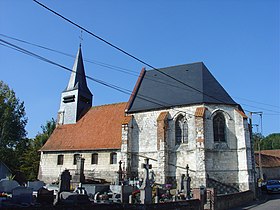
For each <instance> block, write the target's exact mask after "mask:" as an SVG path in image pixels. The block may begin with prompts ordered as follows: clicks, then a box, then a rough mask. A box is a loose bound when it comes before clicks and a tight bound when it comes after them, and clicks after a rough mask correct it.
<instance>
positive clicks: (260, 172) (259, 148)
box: [250, 112, 263, 180]
mask: <svg viewBox="0 0 280 210" xmlns="http://www.w3.org/2000/svg"><path fill="white" fill-rule="evenodd" d="M253 114H257V115H259V116H260V118H261V126H260V127H261V129H260V130H261V131H260V133H259V127H258V125H257V132H258V133H259V134H260V135H261V136H262V114H263V112H250V127H251V138H252V137H253V124H252V117H253ZM256 143H257V144H258V153H259V155H258V158H259V179H262V180H263V171H262V158H261V137H260V138H259V139H258V141H257V142H256Z"/></svg>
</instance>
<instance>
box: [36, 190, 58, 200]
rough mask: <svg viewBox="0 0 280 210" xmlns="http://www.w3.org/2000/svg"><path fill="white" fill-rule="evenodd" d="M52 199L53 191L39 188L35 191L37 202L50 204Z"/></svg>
mask: <svg viewBox="0 0 280 210" xmlns="http://www.w3.org/2000/svg"><path fill="white" fill-rule="evenodd" d="M53 201H54V191H53V190H47V189H46V188H43V187H42V188H40V189H39V190H38V193H37V202H38V203H40V204H52V203H53Z"/></svg>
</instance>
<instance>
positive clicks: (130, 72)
mask: <svg viewBox="0 0 280 210" xmlns="http://www.w3.org/2000/svg"><path fill="white" fill-rule="evenodd" d="M0 36H3V37H5V38H8V39H12V40H15V41H18V42H22V43H25V44H28V45H31V46H35V47H38V48H41V49H44V50H48V51H51V52H55V53H59V54H62V55H65V56H68V57H72V58H75V55H72V54H69V53H65V52H62V51H59V50H55V49H52V48H49V47H46V46H42V45H39V44H34V43H32V42H29V41H25V40H22V39H18V38H15V37H11V36H8V35H5V34H0ZM84 61H85V62H88V63H92V64H95V65H99V66H102V67H105V68H108V69H111V70H115V71H118V72H122V73H125V74H129V75H132V76H135V77H138V74H136V71H132V70H129V69H126V68H123V67H119V66H114V65H111V64H107V63H104V62H100V61H96V60H90V59H87V58H85V59H84ZM134 72H135V73H134ZM146 79H148V80H151V81H154V82H157V83H161V84H165V85H168V86H171V87H175V88H179V89H184V90H187V91H190V89H186V88H182V87H179V86H177V85H175V84H172V83H167V82H165V81H164V80H162V81H161V80H160V79H158V78H157V79H154V78H150V77H148V76H147V77H146ZM202 94H204V93H202ZM235 98H238V97H235ZM240 99H243V98H240ZM243 100H247V101H250V102H253V103H258V104H263V105H267V106H271V107H278V106H274V105H270V104H265V103H261V102H255V101H252V100H248V99H243ZM161 103H164V102H161ZM242 105H244V106H249V107H252V108H257V109H262V110H265V111H269V112H274V113H277V114H280V112H277V111H274V110H271V109H266V108H260V107H256V106H252V105H248V104H243V103H242ZM245 111H247V112H250V111H249V110H245ZM266 115H267V113H266Z"/></svg>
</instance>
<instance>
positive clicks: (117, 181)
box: [116, 160, 123, 185]
mask: <svg viewBox="0 0 280 210" xmlns="http://www.w3.org/2000/svg"><path fill="white" fill-rule="evenodd" d="M117 174H118V176H117V180H116V185H120V184H121V183H122V181H123V177H122V174H123V172H122V161H121V160H120V161H119V170H118V172H117Z"/></svg>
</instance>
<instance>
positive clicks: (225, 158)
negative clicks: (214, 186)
mask: <svg viewBox="0 0 280 210" xmlns="http://www.w3.org/2000/svg"><path fill="white" fill-rule="evenodd" d="M201 106H204V107H205V108H206V112H205V116H204V118H203V119H202V120H201V123H203V125H200V128H198V127H197V126H199V125H196V117H195V116H194V115H195V111H196V109H197V108H198V107H201ZM235 109H237V107H236V106H230V105H200V106H199V105H197V106H188V107H180V108H175V109H169V110H159V111H149V112H145V113H135V114H133V116H134V121H133V126H132V127H133V129H132V131H131V132H132V139H131V145H132V151H133V152H134V153H136V154H137V153H139V156H138V158H135V159H133V160H134V161H136V162H138V163H134V164H136V165H138V169H137V170H138V173H139V176H140V177H141V176H142V174H143V169H141V163H143V161H144V158H145V157H148V158H150V162H151V164H152V165H153V170H154V172H155V175H156V177H155V178H156V182H158V183H162V181H163V179H162V177H163V176H161V174H162V173H163V172H164V171H163V168H164V166H163V161H162V159H160V158H162V151H158V150H157V118H158V116H159V115H160V113H161V112H165V111H168V112H169V117H168V130H167V147H166V150H167V153H166V154H167V155H168V157H167V160H168V166H167V171H165V173H166V174H165V175H166V176H172V177H174V178H176V180H177V181H178V180H179V179H180V176H181V174H185V173H186V169H185V168H186V165H187V164H188V165H189V168H190V176H191V177H192V187H199V186H201V185H206V176H207V175H208V176H209V177H210V178H213V179H216V180H218V181H220V182H222V183H226V184H229V185H232V186H234V187H237V188H240V190H247V189H248V188H249V182H250V179H252V178H251V174H250V173H249V170H250V167H251V166H250V152H249V150H250V138H249V134H248V126H247V120H246V119H243V117H242V116H241V115H240V113H238V112H237V111H236V110H235ZM217 111H221V112H223V114H224V116H225V120H226V127H227V131H226V139H227V141H226V142H225V143H215V142H214V134H213V121H212V120H213V117H214V115H215V113H216V112H217ZM179 114H182V115H184V116H185V118H186V120H187V123H188V141H187V142H186V143H182V144H181V145H179V146H178V145H177V146H176V145H175V121H176V117H177V116H178V115H179ZM199 138H200V139H202V141H201V142H198V141H197V139H199ZM161 147H162V146H161Z"/></svg>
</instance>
